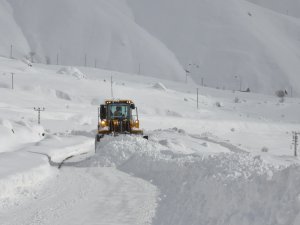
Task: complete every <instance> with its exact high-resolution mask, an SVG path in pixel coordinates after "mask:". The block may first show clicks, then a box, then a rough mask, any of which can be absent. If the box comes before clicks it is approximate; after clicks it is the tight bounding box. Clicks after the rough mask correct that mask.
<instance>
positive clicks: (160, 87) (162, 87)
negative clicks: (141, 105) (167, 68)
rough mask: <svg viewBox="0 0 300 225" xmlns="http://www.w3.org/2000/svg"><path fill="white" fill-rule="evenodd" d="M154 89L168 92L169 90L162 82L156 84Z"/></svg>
mask: <svg viewBox="0 0 300 225" xmlns="http://www.w3.org/2000/svg"><path fill="white" fill-rule="evenodd" d="M152 87H153V88H154V89H156V90H160V91H166V90H167V88H166V86H165V85H164V84H162V83H160V82H158V83H156V84H154V85H153V86H152Z"/></svg>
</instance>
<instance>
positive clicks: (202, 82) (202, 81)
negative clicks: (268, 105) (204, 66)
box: [201, 77, 204, 87]
mask: <svg viewBox="0 0 300 225" xmlns="http://www.w3.org/2000/svg"><path fill="white" fill-rule="evenodd" d="M201 86H202V87H203V86H204V78H203V77H202V78H201Z"/></svg>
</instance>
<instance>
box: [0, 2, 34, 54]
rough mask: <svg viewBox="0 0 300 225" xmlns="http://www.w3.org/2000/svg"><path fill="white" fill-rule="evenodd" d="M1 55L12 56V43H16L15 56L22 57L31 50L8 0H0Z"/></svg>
mask: <svg viewBox="0 0 300 225" xmlns="http://www.w3.org/2000/svg"><path fill="white" fill-rule="evenodd" d="M0 33H1V35H0V55H1V56H6V57H7V56H10V48H11V45H12V44H13V45H14V48H15V52H14V56H15V57H18V58H19V57H22V56H23V55H24V53H27V52H29V49H30V48H29V45H28V42H27V40H26V38H25V37H24V35H23V33H22V30H21V28H20V27H19V26H18V25H17V23H16V21H15V20H14V12H13V9H12V8H11V6H10V4H9V3H8V2H7V1H3V0H2V1H0Z"/></svg>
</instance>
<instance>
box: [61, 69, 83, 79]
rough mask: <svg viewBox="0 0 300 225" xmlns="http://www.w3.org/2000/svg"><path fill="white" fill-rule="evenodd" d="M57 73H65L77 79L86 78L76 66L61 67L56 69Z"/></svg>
mask: <svg viewBox="0 0 300 225" xmlns="http://www.w3.org/2000/svg"><path fill="white" fill-rule="evenodd" d="M57 73H58V74H65V75H70V76H73V77H75V78H76V79H78V80H81V79H86V75H84V74H83V73H82V72H81V71H80V70H79V69H77V68H76V67H62V68H61V69H59V70H58V71H57Z"/></svg>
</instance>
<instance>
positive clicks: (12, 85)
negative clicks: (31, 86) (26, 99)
mask: <svg viewBox="0 0 300 225" xmlns="http://www.w3.org/2000/svg"><path fill="white" fill-rule="evenodd" d="M11 89H12V90H14V73H11Z"/></svg>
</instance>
